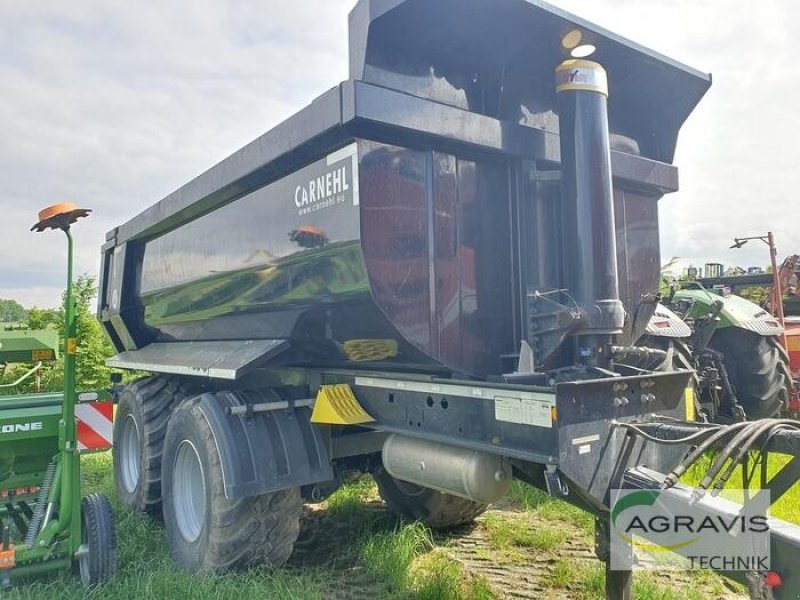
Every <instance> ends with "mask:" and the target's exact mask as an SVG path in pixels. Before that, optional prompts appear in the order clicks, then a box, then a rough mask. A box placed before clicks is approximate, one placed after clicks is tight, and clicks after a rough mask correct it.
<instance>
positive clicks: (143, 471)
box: [114, 375, 193, 517]
mask: <svg viewBox="0 0 800 600" xmlns="http://www.w3.org/2000/svg"><path fill="white" fill-rule="evenodd" d="M192 393H193V392H192V389H191V388H190V387H189V385H188V384H187V383H185V382H183V381H181V380H180V379H177V378H174V377H165V376H163V375H156V376H151V377H144V378H142V379H137V380H136V381H134V382H133V383H131V384H130V385H127V386H125V389H124V390H123V391H122V393H121V394H120V397H119V404H118V405H117V413H116V416H115V418H114V481H115V483H116V488H117V497H118V498H119V500H120V502H121V503H122V505H123V506H127V507H128V508H131V509H133V510H135V511H137V512H141V513H146V514H149V515H151V516H154V517H160V516H161V452H162V446H163V444H164V434H165V433H166V430H167V421H168V420H169V417H170V414H171V413H172V410H173V409H174V408H175V406H176V405H177V404H178V403H179V402H180V401H181V400H183V399H184V398H186V397H187V396H189V395H192Z"/></svg>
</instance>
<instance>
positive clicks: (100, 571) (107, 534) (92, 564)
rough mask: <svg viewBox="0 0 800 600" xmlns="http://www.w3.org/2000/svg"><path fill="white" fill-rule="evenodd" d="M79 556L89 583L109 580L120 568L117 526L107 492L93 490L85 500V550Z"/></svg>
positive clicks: (83, 579) (81, 570) (84, 580)
mask: <svg viewBox="0 0 800 600" xmlns="http://www.w3.org/2000/svg"><path fill="white" fill-rule="evenodd" d="M77 558H78V572H79V573H80V577H81V583H82V584H83V585H84V586H85V587H94V586H97V585H100V584H103V583H106V582H107V581H110V580H111V578H112V577H113V576H114V574H115V573H116V572H117V530H116V527H115V526H114V515H113V513H112V511H111V503H110V502H109V501H108V498H106V497H105V496H104V495H103V494H89V495H88V496H86V497H85V498H84V499H83V502H82V503H81V551H80V552H79V554H78V557H77Z"/></svg>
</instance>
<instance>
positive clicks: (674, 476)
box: [661, 422, 750, 489]
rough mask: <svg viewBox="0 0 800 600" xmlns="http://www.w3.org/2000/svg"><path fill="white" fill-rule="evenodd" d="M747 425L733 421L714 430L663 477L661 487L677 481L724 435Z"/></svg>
mask: <svg viewBox="0 0 800 600" xmlns="http://www.w3.org/2000/svg"><path fill="white" fill-rule="evenodd" d="M748 425H750V423H748V422H743V423H734V424H733V425H728V426H727V427H724V428H722V429H719V430H718V431H716V432H715V433H714V434H713V435H711V436H710V437H709V438H708V439H707V440H705V441H704V442H703V443H702V444H700V445H699V446H697V447H696V448H695V449H694V450H692V451H691V452H690V453H689V454H688V455H687V456H686V457H685V458H684V459H683V460H682V461H681V462H680V464H679V465H678V466H677V467H675V469H674V470H673V471H672V472H671V473H670V474H669V475H667V476H666V477H665V478H664V482H663V483H662V484H661V487H662V489H669V488H671V487H672V486H674V485H675V484H676V483H677V482H678V479H680V477H681V475H683V474H684V473H685V472H686V470H687V469H688V468H689V467H691V466H692V464H694V463H695V461H697V459H698V458H700V457H701V456H703V454H705V453H706V452H707V451H708V449H709V448H711V447H712V446H714V444H716V443H717V442H719V441H721V440H722V439H723V438H725V437H726V436H728V435H731V434H733V433H735V432H736V431H738V430H739V429H742V428H743V427H746V426H748Z"/></svg>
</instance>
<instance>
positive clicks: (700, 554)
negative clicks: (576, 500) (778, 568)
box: [610, 489, 769, 571]
mask: <svg viewBox="0 0 800 600" xmlns="http://www.w3.org/2000/svg"><path fill="white" fill-rule="evenodd" d="M731 492H732V493H733V496H732V497H733V498H748V496H746V495H745V494H744V492H741V491H739V490H732V491H731ZM612 499H613V503H612V509H611V515H610V520H611V540H610V542H611V566H612V568H613V569H618V570H628V569H631V568H651V569H653V568H666V569H692V568H715V569H726V570H734V571H736V570H744V571H749V570H754V569H755V570H759V571H761V570H767V569H769V523H768V520H767V517H766V514H767V509H768V508H769V496H768V495H767V494H765V493H764V492H761V493H759V494H757V495H756V496H755V497H754V498H752V499H749V500H747V501H746V502H744V503H736V502H733V501H732V500H727V499H724V498H721V497H713V496H710V495H708V496H706V497H703V498H701V499H699V500H697V499H693V498H692V496H691V490H689V489H673V490H669V491H660V490H615V491H614V494H613V495H612Z"/></svg>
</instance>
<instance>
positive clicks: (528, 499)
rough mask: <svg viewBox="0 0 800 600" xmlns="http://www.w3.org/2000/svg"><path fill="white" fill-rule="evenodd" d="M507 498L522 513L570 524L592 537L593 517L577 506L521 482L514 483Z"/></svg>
mask: <svg viewBox="0 0 800 600" xmlns="http://www.w3.org/2000/svg"><path fill="white" fill-rule="evenodd" d="M508 497H509V499H510V500H511V501H512V503H514V504H515V505H516V506H518V507H520V508H521V509H522V510H524V511H529V512H534V513H536V514H537V515H539V516H540V517H542V518H544V519H549V520H552V521H556V522H564V523H570V524H573V525H575V526H577V527H578V528H579V529H580V530H581V531H582V532H584V533H585V534H587V535H591V536H593V535H594V517H593V516H592V515H591V514H589V513H588V512H586V511H584V510H581V509H580V508H578V507H577V506H573V505H572V504H568V503H567V502H563V501H561V500H558V499H557V498H553V497H552V496H550V495H549V494H548V493H547V492H543V491H542V490H540V489H538V488H535V487H533V486H530V485H528V484H526V483H522V482H521V481H514V483H512V484H511V489H510V490H509V492H508Z"/></svg>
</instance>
